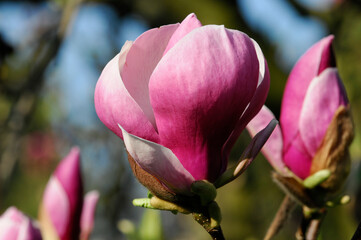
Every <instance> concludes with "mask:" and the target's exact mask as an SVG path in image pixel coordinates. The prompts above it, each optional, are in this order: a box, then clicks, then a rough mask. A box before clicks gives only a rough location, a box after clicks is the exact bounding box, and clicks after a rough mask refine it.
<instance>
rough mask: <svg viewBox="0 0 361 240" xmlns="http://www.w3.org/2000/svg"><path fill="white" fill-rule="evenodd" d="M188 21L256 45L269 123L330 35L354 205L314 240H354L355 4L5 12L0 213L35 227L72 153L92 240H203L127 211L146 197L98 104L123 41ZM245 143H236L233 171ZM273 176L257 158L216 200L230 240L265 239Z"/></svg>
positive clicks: (75, 5)
mask: <svg viewBox="0 0 361 240" xmlns="http://www.w3.org/2000/svg"><path fill="white" fill-rule="evenodd" d="M191 12H194V13H196V15H197V16H198V18H199V19H200V21H201V22H202V23H203V24H223V25H225V26H226V27H227V28H233V29H237V30H240V31H243V32H246V33H247V34H248V35H249V36H250V37H252V38H254V39H255V40H256V41H257V42H258V43H259V44H260V46H261V48H262V50H263V52H264V54H265V56H266V59H267V61H268V64H269V68H270V73H271V89H270V93H269V96H268V99H267V102H266V104H267V105H268V106H269V107H270V108H271V109H272V110H273V112H274V113H275V114H276V116H278V115H279V110H280V102H281V98H282V93H283V89H284V85H285V82H286V80H287V75H288V74H289V71H290V69H291V68H292V66H293V64H294V63H295V62H296V60H297V59H298V58H299V57H300V56H301V55H302V53H304V52H305V51H306V50H307V49H308V48H309V47H310V46H311V45H312V44H313V43H315V42H317V41H318V40H320V39H321V38H322V37H324V36H327V35H328V34H334V35H335V41H334V49H335V54H336V58H337V64H338V68H339V73H340V76H341V78H342V79H343V82H344V84H345V87H346V90H347V92H348V96H349V99H350V102H351V105H352V111H353V116H354V121H355V125H356V138H355V140H354V142H353V144H352V147H351V156H352V160H353V167H352V172H351V175H350V177H349V180H348V182H347V184H346V186H345V188H344V189H343V193H346V194H349V195H350V196H351V199H352V200H351V203H350V204H348V205H346V206H341V207H337V208H334V209H330V210H329V212H328V214H327V216H326V219H325V221H324V223H323V227H322V232H321V235H322V237H323V239H331V240H332V239H350V238H351V236H352V235H353V233H354V231H355V229H356V226H357V224H358V222H359V221H360V220H361V168H360V159H361V150H360V147H359V146H360V144H361V143H360V141H361V138H360V134H359V133H360V128H359V126H361V94H360V89H361V79H360V78H361V46H360V45H361V1H360V0H104V1H102V0H48V1H40V0H33V1H15V0H13V1H0V212H1V213H2V212H3V211H4V210H5V209H6V208H7V207H9V206H11V205H15V206H16V207H18V208H19V209H20V210H22V211H23V212H24V213H26V214H28V215H30V216H31V217H33V218H36V217H37V211H38V205H39V203H40V201H41V197H42V194H43V190H44V187H45V185H46V183H47V181H48V179H49V177H50V175H51V173H52V171H53V170H54V169H55V167H56V165H57V164H58V162H59V161H60V160H61V159H62V157H64V156H65V155H66V154H67V153H68V151H69V150H70V148H71V146H73V145H78V146H79V147H80V148H81V153H82V173H83V179H84V184H85V189H86V191H88V190H92V189H97V190H99V191H100V193H101V198H100V201H99V204H98V206H97V211H96V220H95V229H94V232H93V234H92V239H126V237H125V235H124V233H122V232H121V231H120V230H119V228H120V229H122V230H123V231H126V232H127V231H132V229H133V228H134V227H135V228H139V227H141V226H144V223H145V222H147V221H148V222H151V223H152V224H153V225H152V228H151V229H150V230H151V232H152V231H153V232H156V233H154V234H158V235H155V236H157V237H155V238H154V239H159V238H160V236H162V237H163V238H164V239H209V236H208V235H207V234H206V232H205V231H204V230H203V229H202V228H201V227H200V226H199V225H198V224H196V223H194V222H193V219H192V218H191V217H190V216H185V215H180V214H178V215H173V214H171V213H168V212H163V213H162V214H161V216H159V215H157V213H154V212H155V211H153V213H149V212H145V211H144V209H141V208H136V207H133V206H132V204H131V201H132V199H133V198H137V197H138V198H139V197H140V198H141V197H146V194H147V191H146V190H145V189H144V188H143V187H142V186H141V185H140V184H139V183H138V182H137V181H136V180H135V179H134V177H133V176H132V173H131V171H130V168H129V166H128V162H127V159H126V154H125V152H124V150H123V144H122V141H121V140H120V139H118V138H117V137H116V136H115V135H114V134H113V133H111V132H110V131H109V130H108V129H107V128H106V127H105V126H104V125H103V124H102V123H101V122H100V121H99V119H98V117H97V115H96V113H95V110H94V102H93V93H94V88H95V84H96V82H97V79H98V77H99V75H100V72H101V70H102V69H103V67H104V66H105V64H106V63H107V62H108V61H109V60H110V59H111V58H113V56H115V55H116V54H117V53H118V52H119V50H120V48H121V47H122V45H123V44H124V42H125V41H126V40H135V38H136V37H137V36H139V35H140V34H141V33H142V32H144V31H146V30H147V29H149V28H153V27H158V26H160V25H165V24H170V23H175V22H181V21H182V20H183V18H184V17H186V16H187V15H188V14H189V13H191ZM249 140H250V138H249V136H248V134H247V133H243V134H242V135H241V137H240V139H239V141H238V142H237V145H236V146H235V148H234V150H233V152H232V154H231V159H230V163H229V164H230V165H232V164H234V163H235V162H236V160H237V159H238V157H239V156H240V155H241V153H242V150H243V149H244V148H245V146H246V145H247V143H248V142H249ZM270 173H271V167H270V166H269V164H268V162H267V161H266V160H265V159H264V158H263V156H261V155H260V156H259V157H258V158H257V160H256V161H254V163H253V164H252V166H251V167H250V168H249V169H248V170H247V171H246V172H245V173H244V174H243V175H242V176H241V177H240V178H239V179H237V180H236V181H234V182H232V183H231V184H228V185H227V186H225V187H223V188H222V189H220V190H219V194H218V197H217V202H218V203H219V205H220V207H221V209H222V213H223V223H222V227H223V231H224V234H225V237H226V239H249V240H250V239H262V238H263V236H264V234H265V232H266V229H267V227H268V225H269V224H270V222H271V220H272V218H273V216H274V214H275V213H276V211H277V209H278V207H279V205H280V203H281V201H282V199H283V196H284V194H283V193H282V192H281V191H280V190H279V189H278V187H277V186H276V185H275V184H274V183H273V182H272V181H271V180H270V179H271V178H270ZM144 213H145V214H144ZM160 217H161V219H160ZM300 217H301V209H300V208H296V209H295V211H294V212H293V214H292V217H291V218H290V221H288V222H287V224H286V226H285V229H284V230H282V232H281V233H280V234H279V235H278V236H277V238H276V239H293V238H294V232H295V230H296V228H297V225H298V224H299V221H300ZM158 223H162V227H160V225H158ZM143 228H144V227H143ZM144 229H145V228H144Z"/></svg>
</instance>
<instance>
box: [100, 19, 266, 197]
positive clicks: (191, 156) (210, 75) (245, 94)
mask: <svg viewBox="0 0 361 240" xmlns="http://www.w3.org/2000/svg"><path fill="white" fill-rule="evenodd" d="M268 89H269V73H268V67H267V64H266V61H265V59H264V57H263V54H262V51H261V49H260V48H259V46H258V44H257V43H256V42H255V41H253V40H252V39H250V38H249V37H248V36H247V35H246V34H244V33H242V32H240V31H237V30H231V29H227V28H225V27H224V26H216V25H207V26H202V24H201V23H200V22H199V20H198V19H197V17H196V16H195V14H190V15H188V16H187V17H186V18H185V19H184V20H183V22H182V23H181V24H172V25H166V26H162V27H160V28H155V29H151V30H149V31H147V32H145V33H143V34H142V35H140V36H139V37H138V38H137V39H136V40H135V41H134V42H126V43H125V44H124V46H123V48H122V49H121V51H120V53H119V54H118V55H117V56H116V57H115V58H113V59H112V60H111V61H110V62H109V63H108V64H107V66H106V67H105V69H104V70H103V72H102V74H101V76H100V78H99V80H98V83H97V86H96V89H95V108H96V112H97V114H98V116H99V118H100V120H101V121H102V122H103V123H104V124H105V125H106V126H107V127H108V128H109V129H110V130H112V131H113V132H114V133H115V134H117V135H118V136H119V137H121V138H122V139H123V140H124V143H125V146H126V149H127V151H128V153H129V161H130V163H131V166H132V168H133V171H134V173H135V175H136V176H137V178H138V179H139V180H140V182H142V183H143V184H144V185H145V186H146V187H148V188H149V189H150V190H151V191H152V192H153V194H156V195H158V196H160V197H161V198H167V197H170V198H171V197H172V196H171V195H172V194H173V193H176V194H184V195H189V194H190V186H191V184H192V182H194V181H196V180H208V181H210V182H214V181H215V180H216V179H217V178H218V177H219V176H221V174H222V173H223V172H224V171H225V170H226V167H227V159H228V155H229V152H230V150H231V148H232V146H233V145H234V143H235V141H236V140H237V138H238V136H239V135H240V133H241V132H242V130H243V129H244V128H245V126H246V125H247V123H248V122H249V121H250V120H251V119H252V117H253V116H255V115H256V114H257V112H258V111H259V110H260V108H261V107H262V105H263V104H264V102H265V99H266V96H267V93H268ZM166 195H167V196H166Z"/></svg>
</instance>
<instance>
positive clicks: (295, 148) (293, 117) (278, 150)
mask: <svg viewBox="0 0 361 240" xmlns="http://www.w3.org/2000/svg"><path fill="white" fill-rule="evenodd" d="M332 41H333V36H328V37H325V38H323V39H322V40H320V41H319V42H318V43H316V44H315V45H314V46H312V47H311V48H310V49H309V50H308V51H307V52H306V53H305V54H304V55H303V56H302V57H301V58H300V59H299V61H298V62H297V63H296V65H295V66H294V68H293V70H292V72H291V74H290V76H289V78H288V81H287V84H286V88H285V91H284V96H283V100H282V107H281V116H280V127H279V126H278V127H276V129H275V131H274V132H273V134H272V135H271V137H270V139H269V140H268V142H267V143H266V144H265V146H264V148H263V150H262V151H263V153H264V155H265V156H266V158H267V159H268V160H269V162H270V163H271V165H272V166H273V167H274V168H275V169H276V170H277V171H278V172H279V173H281V174H282V175H283V176H290V175H291V176H293V177H295V178H296V179H297V180H298V181H301V182H302V181H303V180H305V179H307V178H309V177H310V176H313V175H314V174H316V173H320V176H321V175H322V176H324V178H323V180H325V182H323V183H322V185H321V186H322V187H323V188H325V189H328V190H332V191H333V190H337V189H338V188H339V186H340V185H341V184H342V183H343V181H344V180H345V178H346V176H347V174H348V172H349V168H350V160H349V153H348V146H349V145H350V143H351V141H352V138H353V127H352V119H351V116H350V112H349V107H348V100H347V95H346V92H345V89H344V86H343V84H342V82H341V79H340V77H339V75H338V71H337V68H336V63H335V58H334V54H333V50H332ZM272 118H274V116H273V114H272V112H271V111H270V110H269V109H268V108H266V107H263V108H262V110H261V111H260V112H259V114H258V115H257V116H256V117H255V118H254V119H253V120H252V121H251V122H250V123H249V125H248V126H247V128H248V130H249V131H250V133H251V135H253V134H255V133H256V132H257V131H258V130H259V129H261V128H262V127H263V126H265V124H266V123H267V121H269V119H272ZM321 170H327V171H321ZM321 172H322V174H321ZM326 179H327V180H326ZM323 180H322V181H323Z"/></svg>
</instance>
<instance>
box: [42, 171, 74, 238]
mask: <svg viewBox="0 0 361 240" xmlns="http://www.w3.org/2000/svg"><path fill="white" fill-rule="evenodd" d="M42 206H43V208H44V211H45V212H46V213H47V215H48V216H49V218H50V220H51V225H52V226H54V228H55V230H56V233H57V235H58V236H59V238H60V239H66V238H70V237H71V236H69V232H70V230H69V228H72V227H73V226H72V225H70V224H71V218H72V213H71V206H70V202H69V198H68V196H67V193H66V192H65V190H64V188H63V186H62V184H61V183H60V182H59V180H58V179H57V178H56V177H54V176H53V177H51V178H50V180H49V182H48V184H47V186H46V189H45V192H44V196H43V203H42ZM74 224H76V223H74ZM44 230H45V229H44ZM42 231H43V230H42Z"/></svg>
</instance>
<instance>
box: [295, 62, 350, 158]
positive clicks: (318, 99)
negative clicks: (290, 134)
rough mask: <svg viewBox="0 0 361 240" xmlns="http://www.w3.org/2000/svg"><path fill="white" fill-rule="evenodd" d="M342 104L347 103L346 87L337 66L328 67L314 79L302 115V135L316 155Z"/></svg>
mask: <svg viewBox="0 0 361 240" xmlns="http://www.w3.org/2000/svg"><path fill="white" fill-rule="evenodd" d="M340 105H344V106H346V105H347V97H346V95H344V87H343V85H342V82H341V80H340V78H339V76H338V72H337V69H336V68H328V69H326V70H325V71H323V72H322V73H321V75H320V76H318V77H316V78H315V79H314V80H312V82H311V84H310V86H309V88H308V90H307V93H306V96H305V101H304V104H303V107H302V111H301V115H300V135H301V137H302V140H303V142H304V144H305V147H306V148H307V150H308V152H309V154H310V155H311V156H314V155H315V154H316V152H317V150H318V148H319V146H320V144H321V142H322V140H323V138H324V136H325V133H326V130H327V128H328V126H329V124H330V122H331V120H332V118H333V116H334V115H335V112H336V110H337V109H338V108H339V106H340Z"/></svg>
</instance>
